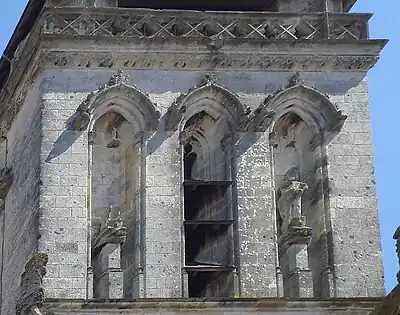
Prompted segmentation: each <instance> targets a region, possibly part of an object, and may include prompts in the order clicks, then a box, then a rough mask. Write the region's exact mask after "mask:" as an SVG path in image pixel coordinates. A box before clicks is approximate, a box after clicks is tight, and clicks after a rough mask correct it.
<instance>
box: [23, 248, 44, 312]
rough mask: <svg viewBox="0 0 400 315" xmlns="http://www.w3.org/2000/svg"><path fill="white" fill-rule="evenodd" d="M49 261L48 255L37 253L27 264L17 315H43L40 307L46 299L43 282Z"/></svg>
mask: <svg viewBox="0 0 400 315" xmlns="http://www.w3.org/2000/svg"><path fill="white" fill-rule="evenodd" d="M48 260H49V258H48V255H47V254H46V253H37V254H35V255H34V256H33V257H32V258H31V259H30V260H29V261H28V262H27V263H26V265H25V271H24V272H23V273H22V275H21V284H20V291H19V296H18V300H17V305H16V315H31V314H36V315H42V313H41V311H40V309H39V307H40V306H41V304H42V303H43V299H44V290H43V287H42V282H43V277H44V276H45V275H46V265H47V262H48Z"/></svg>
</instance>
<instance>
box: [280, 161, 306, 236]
mask: <svg viewBox="0 0 400 315" xmlns="http://www.w3.org/2000/svg"><path fill="white" fill-rule="evenodd" d="M307 189H308V186H307V184H306V183H303V182H301V181H300V174H299V170H298V168H297V167H293V168H291V169H290V170H289V171H287V172H286V174H285V176H284V184H283V185H282V187H281V188H280V189H279V190H278V201H277V209H278V213H279V215H280V217H281V219H282V225H281V230H280V232H281V235H284V234H286V233H287V232H288V231H289V229H291V228H294V227H297V226H299V227H300V226H305V218H304V217H303V216H302V213H301V197H302V196H303V194H304V192H305V191H306V190H307Z"/></svg>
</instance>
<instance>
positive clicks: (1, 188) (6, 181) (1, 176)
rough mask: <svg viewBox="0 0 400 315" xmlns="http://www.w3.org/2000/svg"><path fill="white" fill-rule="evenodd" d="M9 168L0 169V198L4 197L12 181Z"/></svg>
mask: <svg viewBox="0 0 400 315" xmlns="http://www.w3.org/2000/svg"><path fill="white" fill-rule="evenodd" d="M13 179H14V178H13V175H12V172H11V169H9V168H3V169H1V170H0V199H4V198H6V196H7V194H8V192H9V190H10V188H11V185H12V183H13Z"/></svg>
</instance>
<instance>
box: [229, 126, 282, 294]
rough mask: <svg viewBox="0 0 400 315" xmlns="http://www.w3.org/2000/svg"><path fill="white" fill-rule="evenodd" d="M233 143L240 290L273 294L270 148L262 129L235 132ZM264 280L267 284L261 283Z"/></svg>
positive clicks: (273, 224) (245, 292)
mask: <svg viewBox="0 0 400 315" xmlns="http://www.w3.org/2000/svg"><path fill="white" fill-rule="evenodd" d="M237 138H238V139H237V142H236V145H235V157H236V186H237V209H238V233H239V235H238V243H239V244H238V247H239V261H240V272H239V274H240V294H241V296H242V297H275V296H276V294H277V293H276V292H277V287H276V267H277V266H276V265H274V264H273V263H271V262H274V261H276V254H277V253H276V247H275V230H274V229H275V217H274V214H273V211H271V209H273V208H274V207H273V197H272V195H273V188H272V187H271V184H272V183H271V168H270V163H269V158H270V156H271V151H270V150H269V145H268V136H266V135H265V134H264V133H263V132H254V133H252V132H248V133H247V132H246V133H243V134H241V135H237ZM266 283H268V285H265V284H266Z"/></svg>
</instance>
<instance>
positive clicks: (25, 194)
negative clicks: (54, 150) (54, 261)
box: [1, 78, 42, 314]
mask: <svg viewBox="0 0 400 315" xmlns="http://www.w3.org/2000/svg"><path fill="white" fill-rule="evenodd" d="M41 126H42V116H41V78H39V79H38V80H37V81H36V83H35V84H34V85H33V86H31V90H30V91H29V93H28V94H27V97H26V100H25V102H24V104H23V106H22V110H21V111H20V112H19V114H18V116H17V118H16V120H15V121H14V124H13V126H12V128H11V130H10V131H9V132H8V134H7V135H6V136H7V141H6V143H4V142H3V146H2V148H3V150H6V151H7V154H6V155H7V166H8V167H10V168H12V172H13V177H14V180H13V185H12V187H11V189H10V191H9V192H8V194H7V196H6V198H5V200H4V210H3V211H4V212H3V214H2V219H3V220H4V221H3V223H2V224H3V227H4V234H3V237H4V238H3V239H2V243H3V244H2V246H3V257H2V262H1V265H2V268H1V270H2V274H1V286H2V296H1V301H2V304H1V314H15V304H16V300H17V298H18V293H19V292H18V288H19V286H20V280H21V273H22V272H23V271H24V265H25V263H26V262H27V261H28V260H29V259H30V258H31V257H32V255H33V254H34V253H35V252H36V251H37V249H38V242H39V240H40V238H41V234H40V231H39V218H40V212H41V208H40V206H39V192H40V168H41V165H40V164H41V161H40V147H41V132H42V130H41ZM6 144H7V145H6ZM2 155H3V156H5V154H2ZM1 167H4V165H2V166H1Z"/></svg>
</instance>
